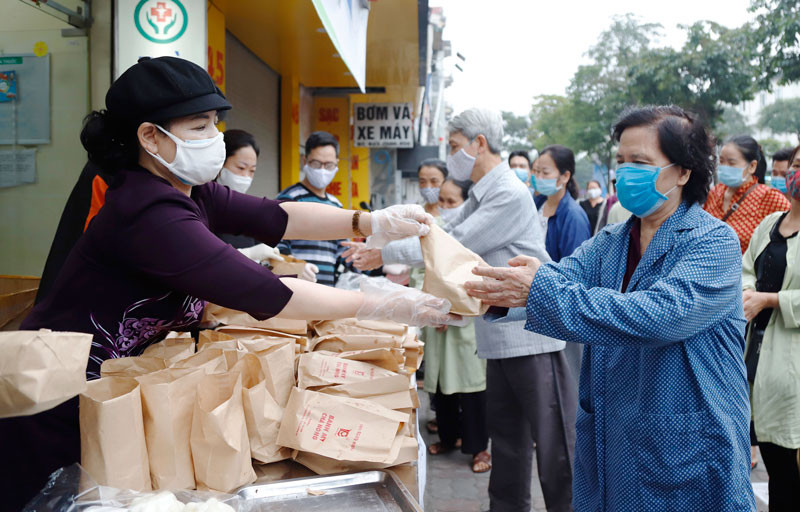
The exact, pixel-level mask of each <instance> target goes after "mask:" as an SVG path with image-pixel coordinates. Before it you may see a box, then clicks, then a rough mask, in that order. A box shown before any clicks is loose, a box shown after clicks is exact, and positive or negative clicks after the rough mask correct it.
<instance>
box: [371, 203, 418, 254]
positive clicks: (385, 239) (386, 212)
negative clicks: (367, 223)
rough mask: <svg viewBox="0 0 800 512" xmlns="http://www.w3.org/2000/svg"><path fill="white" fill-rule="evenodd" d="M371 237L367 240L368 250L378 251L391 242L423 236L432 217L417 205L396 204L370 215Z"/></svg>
mask: <svg viewBox="0 0 800 512" xmlns="http://www.w3.org/2000/svg"><path fill="white" fill-rule="evenodd" d="M370 216H371V218H372V236H370V237H369V238H367V248H368V249H380V248H382V247H383V246H384V245H386V244H388V243H389V242H391V241H392V240H400V239H401V238H408V237H410V236H425V235H427V234H428V233H429V232H430V230H431V228H430V226H429V224H433V216H432V215H430V214H428V213H425V210H424V209H423V208H422V206H420V205H418V204H396V205H394V206H390V207H388V208H384V209H383V210H376V211H374V212H372V213H371V214H370Z"/></svg>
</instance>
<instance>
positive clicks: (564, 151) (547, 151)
mask: <svg viewBox="0 0 800 512" xmlns="http://www.w3.org/2000/svg"><path fill="white" fill-rule="evenodd" d="M544 155H550V158H552V159H553V161H554V162H555V163H556V168H557V169H558V172H560V173H561V174H565V173H566V172H567V171H569V181H568V182H567V191H568V192H569V194H570V195H571V196H572V198H573V199H577V198H578V184H577V183H576V182H575V154H574V153H573V152H572V150H571V149H569V148H568V147H566V146H562V145H560V144H553V145H551V146H547V147H546V148H544V149H543V150H542V152H541V153H539V158H541V157H543V156H544Z"/></svg>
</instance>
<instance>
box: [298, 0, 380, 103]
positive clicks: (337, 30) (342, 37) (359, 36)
mask: <svg viewBox="0 0 800 512" xmlns="http://www.w3.org/2000/svg"><path fill="white" fill-rule="evenodd" d="M312 1H313V3H314V8H315V9H316V10H317V15H318V16H319V19H320V21H321V22H322V26H323V27H325V30H326V31H327V32H328V37H330V39H331V42H332V43H333V46H334V47H335V48H336V51H337V52H339V56H340V57H341V58H342V60H343V61H344V63H345V65H346V66H347V69H349V70H350V73H351V74H352V75H353V78H355V79H356V83H357V84H358V87H359V88H360V89H361V92H366V89H365V87H366V83H367V21H368V19H369V1H368V0H347V1H343V0H312Z"/></svg>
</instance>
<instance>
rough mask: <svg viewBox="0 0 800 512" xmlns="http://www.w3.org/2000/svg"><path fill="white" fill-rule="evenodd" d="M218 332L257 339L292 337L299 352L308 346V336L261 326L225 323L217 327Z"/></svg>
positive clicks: (237, 337) (234, 336)
mask: <svg viewBox="0 0 800 512" xmlns="http://www.w3.org/2000/svg"><path fill="white" fill-rule="evenodd" d="M217 332H220V333H224V334H227V335H229V336H231V337H233V338H236V339H241V338H247V339H257V338H266V339H271V340H279V339H291V340H292V341H294V342H295V343H296V344H297V345H298V347H296V348H297V349H298V352H305V351H306V348H307V347H308V338H307V337H306V336H300V335H297V334H289V333H285V332H280V331H273V330H271V329H262V328H260V327H243V326H239V325H225V326H222V327H218V328H217Z"/></svg>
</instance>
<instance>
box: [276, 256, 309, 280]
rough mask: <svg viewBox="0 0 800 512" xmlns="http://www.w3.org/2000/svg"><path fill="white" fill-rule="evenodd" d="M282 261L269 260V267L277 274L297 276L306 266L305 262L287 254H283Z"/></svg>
mask: <svg viewBox="0 0 800 512" xmlns="http://www.w3.org/2000/svg"><path fill="white" fill-rule="evenodd" d="M283 260H284V261H277V260H270V261H269V264H270V269H271V270H272V273H273V274H276V275H279V276H299V275H300V274H302V273H303V270H305V268H306V262H305V261H303V260H299V259H297V258H295V257H293V256H289V255H288V254H284V255H283Z"/></svg>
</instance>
